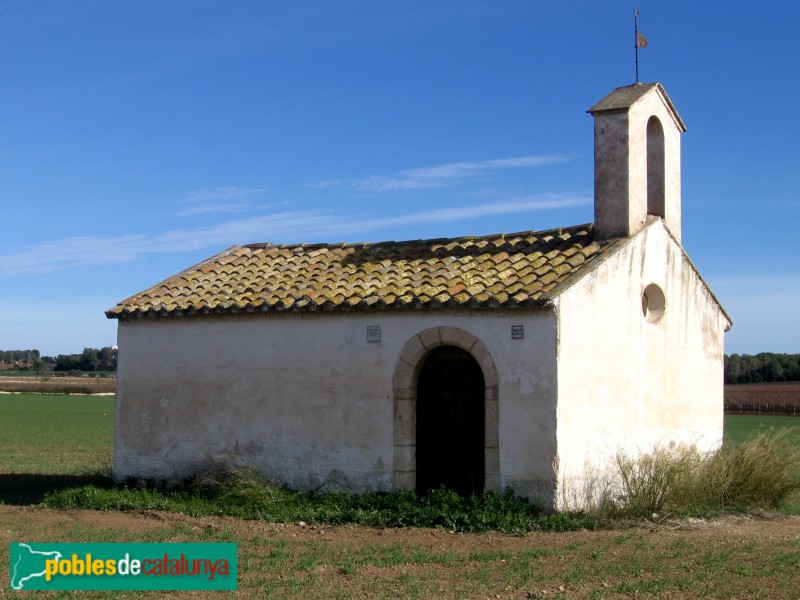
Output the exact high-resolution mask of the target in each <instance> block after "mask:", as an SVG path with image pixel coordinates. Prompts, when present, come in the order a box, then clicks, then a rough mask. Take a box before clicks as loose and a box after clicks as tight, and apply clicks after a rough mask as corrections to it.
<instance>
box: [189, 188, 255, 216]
mask: <svg viewBox="0 0 800 600" xmlns="http://www.w3.org/2000/svg"><path fill="white" fill-rule="evenodd" d="M266 191H267V190H266V188H247V187H240V186H226V187H219V188H211V189H207V190H195V191H193V192H190V193H189V194H188V195H187V196H186V197H185V198H183V199H182V200H180V203H181V204H187V205H190V206H189V207H188V208H186V209H184V210H181V211H180V212H178V216H179V217H194V216H198V215H211V214H232V213H237V212H242V211H244V210H247V209H248V208H250V201H251V200H252V199H254V198H257V197H258V196H260V195H262V194H264V192H266Z"/></svg>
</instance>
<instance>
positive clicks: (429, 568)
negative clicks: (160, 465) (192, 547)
mask: <svg viewBox="0 0 800 600" xmlns="http://www.w3.org/2000/svg"><path fill="white" fill-rule="evenodd" d="M17 541H29V542H30V541H41V542H45V541H50V542H56V541H172V542H183V541H235V542H238V544H239V592H237V593H236V597H247V598H249V597H259V598H273V597H274V598H284V597H293V598H329V597H340V598H379V597H383V598H403V597H415V598H433V597H442V598H554V597H560V598H627V597H658V598H695V597H708V598H800V518H797V517H792V518H786V517H779V516H771V517H769V516H768V517H763V518H761V517H759V518H755V517H726V518H724V519H721V520H714V521H705V520H683V521H676V522H669V523H661V524H644V523H640V524H639V525H637V526H632V527H630V528H624V529H615V530H610V531H594V532H592V531H583V532H572V533H531V534H527V535H522V536H514V535H504V534H498V533H483V534H455V533H450V532H447V531H444V530H438V529H370V528H365V527H357V526H335V527H327V526H325V527H323V526H309V525H306V524H304V523H299V524H285V525H282V524H275V523H266V522H260V521H243V520H238V519H232V518H216V517H202V518H193V517H189V516H186V515H181V514H174V513H160V512H137V513H118V512H114V513H104V512H96V511H55V510H47V509H34V508H27V507H18V506H0V569H1V570H0V572H1V573H3V579H4V580H5V577H7V574H8V572H9V570H8V566H7V565H8V548H9V543H12V542H17ZM9 594H11V592H9V591H8V586H7V584H5V585H2V586H1V587H0V597H6V596H7V595H9ZM171 597H187V598H188V597H200V596H195V595H193V594H192V593H189V592H184V593H180V594H172V595H171Z"/></svg>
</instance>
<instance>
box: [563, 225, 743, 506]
mask: <svg viewBox="0 0 800 600" xmlns="http://www.w3.org/2000/svg"><path fill="white" fill-rule="evenodd" d="M619 243H620V244H621V247H620V248H619V249H618V250H617V251H616V252H615V253H614V254H613V255H611V256H609V257H608V258H607V259H606V260H605V261H604V262H603V263H602V264H601V265H599V266H598V268H596V269H595V270H593V271H591V272H589V273H587V274H586V275H585V276H584V277H583V278H582V279H581V280H580V281H579V282H577V283H576V284H575V285H573V286H572V287H571V288H570V289H569V290H567V291H565V292H564V293H563V294H562V296H560V297H559V298H558V299H557V301H556V305H557V313H558V332H559V353H558V388H559V404H558V412H557V418H558V455H559V479H560V486H561V487H562V488H563V489H562V492H565V494H564V496H565V497H564V498H562V500H561V504H562V505H563V504H564V503H565V502H567V500H568V497H572V498H574V497H575V492H576V491H577V490H579V489H580V488H581V487H582V486H583V482H582V476H583V474H584V473H585V472H586V470H587V466H589V470H590V471H591V470H595V472H597V471H602V470H603V469H604V468H605V467H607V466H608V465H609V464H610V461H611V460H612V459H613V457H614V455H615V453H617V452H618V451H619V450H623V451H625V452H627V453H629V454H638V453H640V452H647V451H648V450H652V449H653V448H654V447H655V446H661V447H671V446H674V445H675V444H688V445H696V446H697V447H698V449H700V450H702V451H707V450H712V449H715V448H717V447H719V446H720V444H721V443H722V426H723V356H724V347H723V335H724V331H725V330H726V328H727V327H729V325H730V324H729V322H728V320H727V318H726V316H725V315H724V313H723V312H722V311H721V309H720V308H719V306H718V304H717V303H716V300H715V299H714V298H713V297H712V296H711V294H710V293H709V291H708V289H707V287H706V286H705V284H704V283H703V282H702V280H701V279H700V277H699V275H698V274H697V272H696V271H695V270H694V268H693V267H692V265H691V264H690V263H689V261H688V259H687V258H686V257H685V255H684V254H683V252H682V250H681V248H680V246H679V245H678V244H677V243H676V242H675V240H674V239H673V238H672V237H671V236H670V235H669V234H668V232H667V231H666V229H665V228H664V225H663V223H662V222H661V221H660V220H659V221H656V222H654V223H652V224H651V225H649V226H648V227H646V228H645V229H644V230H643V231H642V232H640V233H639V234H638V235H636V236H634V237H633V238H632V239H630V240H627V241H621V242H619ZM653 283H654V284H656V285H658V286H659V287H660V288H661V289H662V290H663V292H664V295H665V299H666V305H665V312H664V316H663V318H662V319H661V320H660V321H659V322H657V323H650V322H648V321H647V320H646V319H645V318H644V315H643V311H642V293H643V291H644V289H645V287H646V286H648V285H650V284H653Z"/></svg>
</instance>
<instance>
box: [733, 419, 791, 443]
mask: <svg viewBox="0 0 800 600" xmlns="http://www.w3.org/2000/svg"><path fill="white" fill-rule="evenodd" d="M779 429H788V430H789V431H790V433H791V436H792V437H793V438H794V439H795V440H797V443H800V417H775V416H770V415H725V443H726V444H730V443H734V444H735V443H737V442H743V441H745V440H747V439H750V438H752V437H754V436H756V435H757V434H758V433H762V432H765V431H770V430H779Z"/></svg>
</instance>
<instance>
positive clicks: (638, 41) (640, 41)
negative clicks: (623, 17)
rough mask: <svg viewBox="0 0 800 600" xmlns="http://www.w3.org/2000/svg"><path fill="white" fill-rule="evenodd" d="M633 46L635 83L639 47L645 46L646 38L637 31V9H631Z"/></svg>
mask: <svg viewBox="0 0 800 600" xmlns="http://www.w3.org/2000/svg"><path fill="white" fill-rule="evenodd" d="M633 47H634V49H635V50H634V51H635V53H636V83H639V48H646V47H647V39H645V37H644V36H643V35H642V34H641V33H639V9H638V8H634V9H633Z"/></svg>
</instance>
